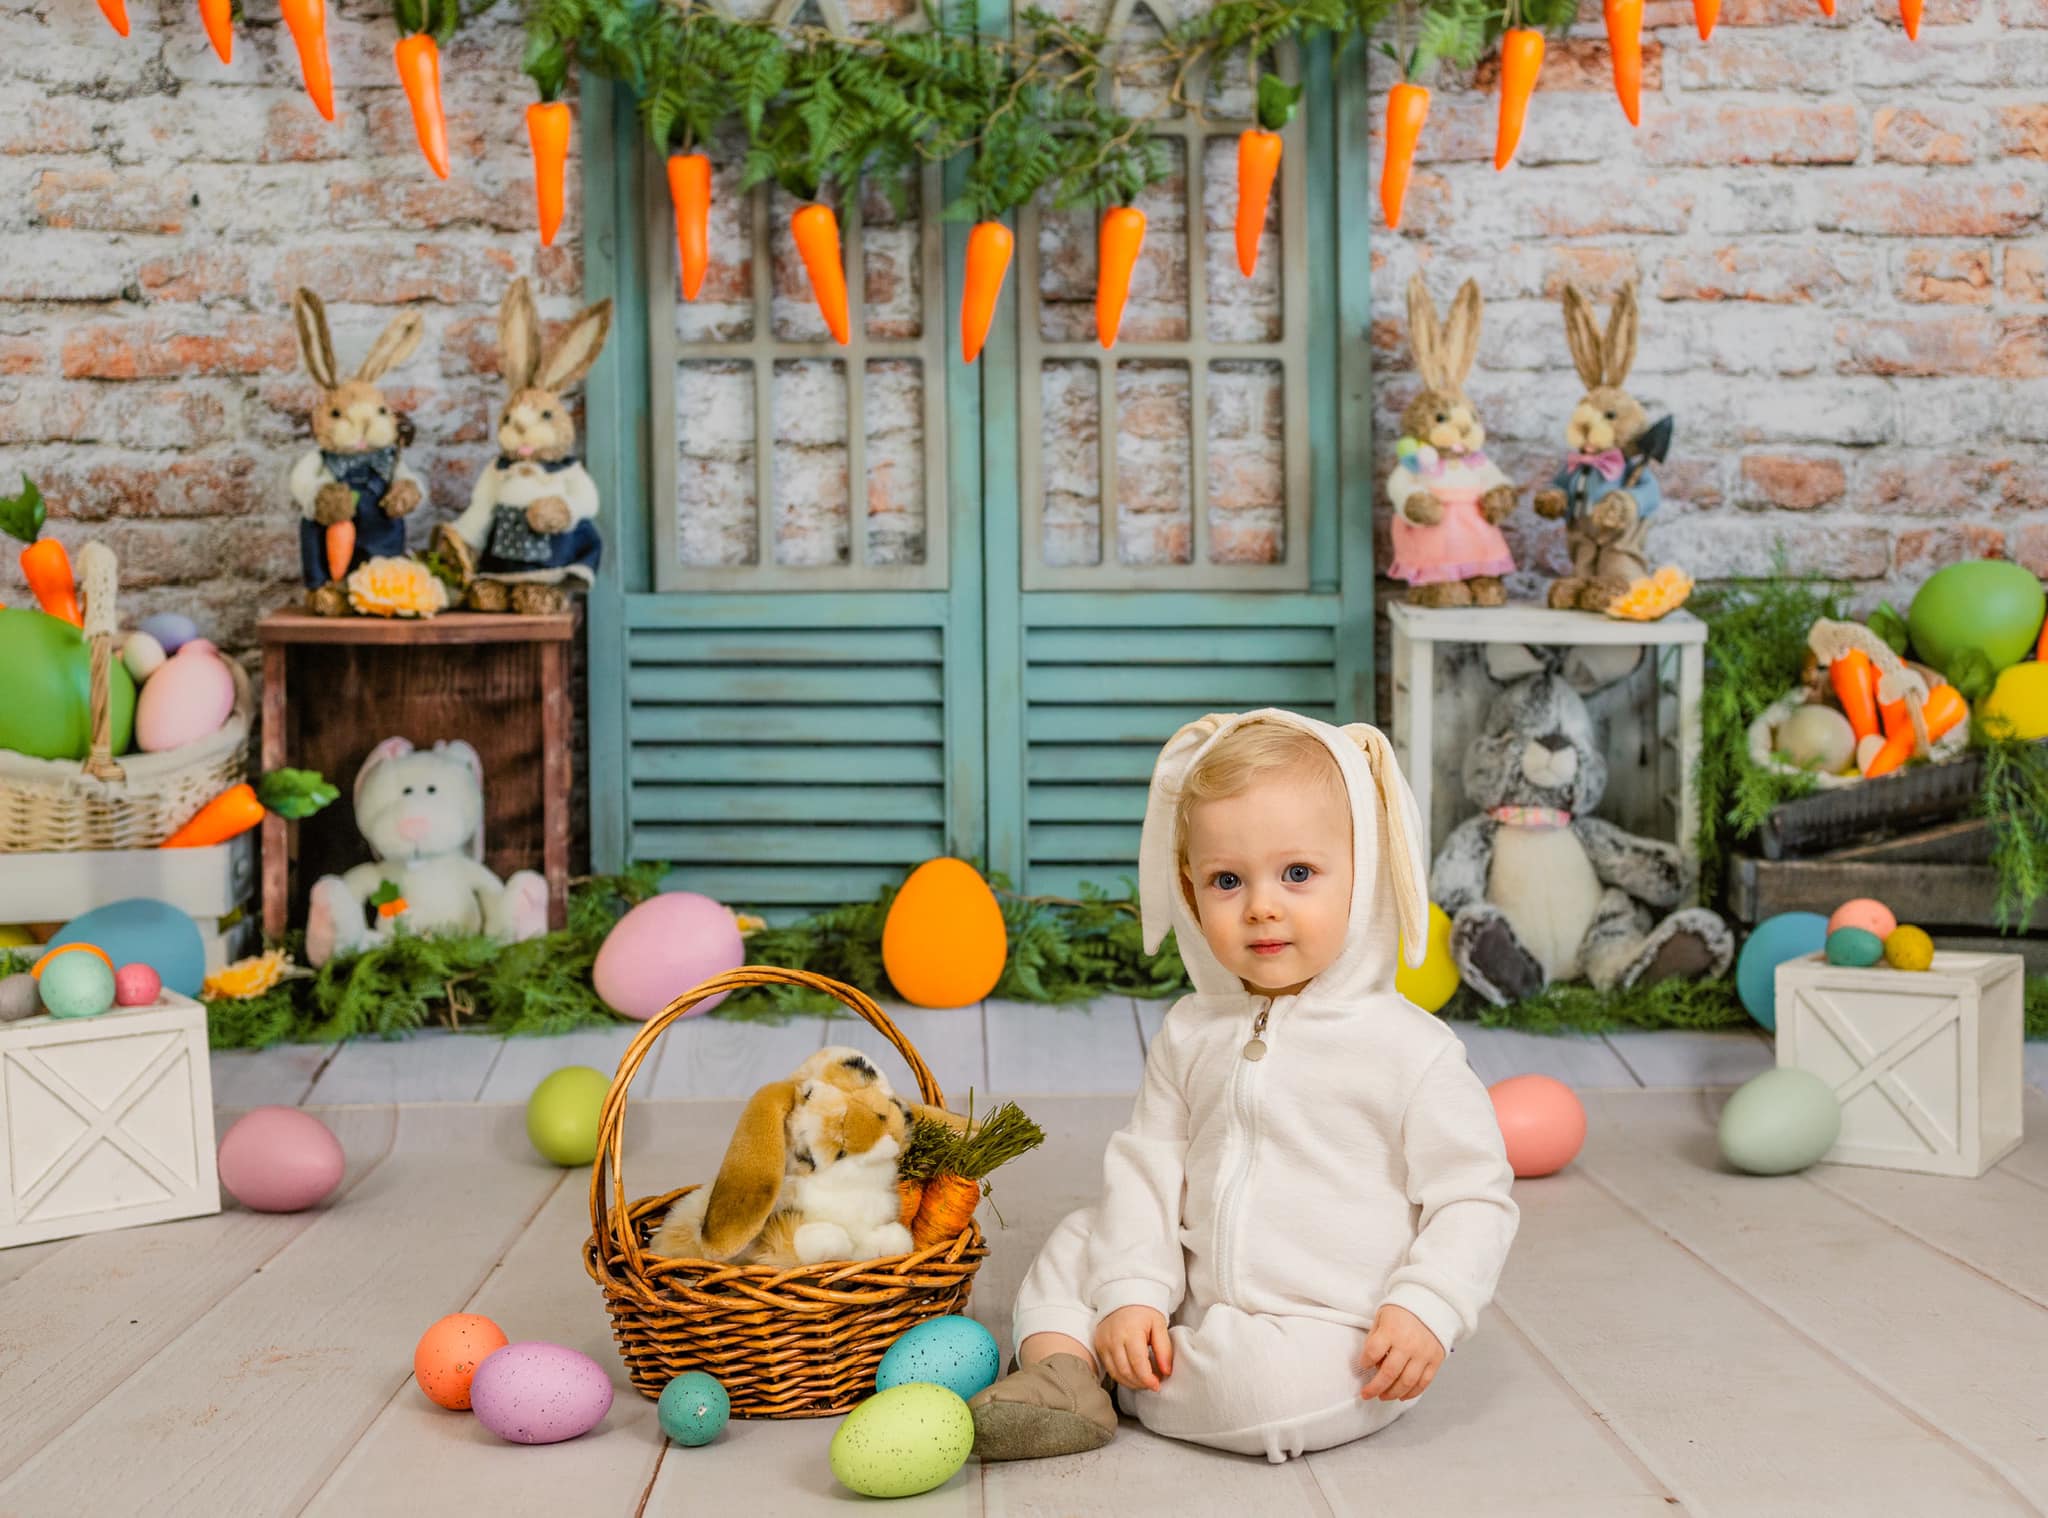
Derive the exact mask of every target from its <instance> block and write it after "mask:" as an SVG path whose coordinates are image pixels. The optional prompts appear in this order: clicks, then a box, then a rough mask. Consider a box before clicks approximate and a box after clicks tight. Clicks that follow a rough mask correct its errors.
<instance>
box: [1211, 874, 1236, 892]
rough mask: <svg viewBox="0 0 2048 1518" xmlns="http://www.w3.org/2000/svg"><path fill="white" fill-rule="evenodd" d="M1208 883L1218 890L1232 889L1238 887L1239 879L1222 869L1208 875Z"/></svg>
mask: <svg viewBox="0 0 2048 1518" xmlns="http://www.w3.org/2000/svg"><path fill="white" fill-rule="evenodd" d="M1209 884H1210V885H1212V886H1214V887H1216V889H1217V890H1219V891H1234V890H1236V889H1237V888H1238V885H1239V881H1238V878H1237V877H1236V876H1235V875H1233V874H1231V872H1230V871H1228V870H1222V871H1219V872H1218V873H1217V874H1215V875H1212V876H1210V877H1209Z"/></svg>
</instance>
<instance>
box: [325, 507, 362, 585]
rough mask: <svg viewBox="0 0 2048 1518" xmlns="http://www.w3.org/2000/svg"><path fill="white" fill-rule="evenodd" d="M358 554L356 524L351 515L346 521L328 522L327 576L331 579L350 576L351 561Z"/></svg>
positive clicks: (343, 578) (342, 578) (341, 578)
mask: <svg viewBox="0 0 2048 1518" xmlns="http://www.w3.org/2000/svg"><path fill="white" fill-rule="evenodd" d="M355 556H356V524H355V519H354V518H353V517H351V518H350V519H349V520H348V521H346V522H330V523H328V524H327V577H328V578H329V579H330V580H345V579H347V578H348V566H349V561H350V560H351V559H353V558H354V557H355Z"/></svg>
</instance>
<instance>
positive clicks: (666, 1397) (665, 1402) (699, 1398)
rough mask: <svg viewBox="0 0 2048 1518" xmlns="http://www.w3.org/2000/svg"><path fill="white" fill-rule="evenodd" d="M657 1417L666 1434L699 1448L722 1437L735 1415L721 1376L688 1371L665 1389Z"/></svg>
mask: <svg viewBox="0 0 2048 1518" xmlns="http://www.w3.org/2000/svg"><path fill="white" fill-rule="evenodd" d="M656 1416H657V1417H658V1418H660V1420H661V1431H662V1432H663V1433H664V1434H667V1435H668V1436H669V1438H671V1439H673V1440H675V1441H676V1443H678V1444H683V1445H688V1446H689V1447H690V1448H692V1449H695V1448H696V1447H697V1446H698V1445H700V1444H709V1443H710V1442H711V1441H712V1440H713V1439H716V1438H717V1437H718V1435H719V1431H720V1430H721V1429H723V1428H724V1427H725V1422H726V1419H728V1418H730V1417H731V1416H732V1399H731V1398H730V1397H728V1396H727V1395H726V1394H725V1387H724V1386H723V1385H722V1384H721V1383H720V1381H719V1379H718V1377H716V1376H707V1375H706V1374H704V1372H703V1371H701V1370H686V1371H684V1372H683V1373H682V1374H681V1375H680V1376H677V1377H676V1378H675V1380H673V1381H671V1382H669V1384H668V1385H666V1386H664V1387H663V1388H662V1389H661V1405H660V1407H659V1409H658V1410H657V1412H656Z"/></svg>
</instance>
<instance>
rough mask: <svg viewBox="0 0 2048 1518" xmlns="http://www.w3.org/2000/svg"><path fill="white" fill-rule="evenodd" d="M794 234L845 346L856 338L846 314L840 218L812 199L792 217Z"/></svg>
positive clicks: (835, 335) (822, 306)
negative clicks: (840, 249) (840, 247)
mask: <svg viewBox="0 0 2048 1518" xmlns="http://www.w3.org/2000/svg"><path fill="white" fill-rule="evenodd" d="M789 230H790V235H791V236H793V237H794V238H795V239H796V250H797V252H798V254H800V255H801V256H802V258H803V261H804V273H806V274H807V275H809V276H810V280H811V294H812V296H813V297H815V298H816V300H817V302H818V310H819V311H821V312H822V313H824V317H825V325H826V326H827V327H829V328H830V329H831V331H832V340H833V341H834V342H836V343H838V344H839V345H840V346H841V347H842V348H843V347H845V346H846V345H847V344H848V343H849V342H851V341H852V340H853V328H852V327H851V325H850V324H849V323H848V321H847V315H846V263H845V261H844V259H843V257H842V256H841V254H840V251H839V218H838V217H837V216H836V215H834V214H833V211H832V208H831V207H830V206H828V205H825V204H823V203H822V202H820V201H815V200H814V201H812V202H811V203H810V204H809V205H807V206H805V207H804V208H803V209H802V210H800V211H798V212H797V213H796V215H794V216H792V217H791V218H790V219H789Z"/></svg>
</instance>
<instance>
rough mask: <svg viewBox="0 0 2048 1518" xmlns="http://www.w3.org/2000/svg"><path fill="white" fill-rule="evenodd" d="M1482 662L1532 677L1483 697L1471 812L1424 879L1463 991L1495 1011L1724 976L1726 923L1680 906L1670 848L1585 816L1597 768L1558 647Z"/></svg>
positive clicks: (1600, 767)
mask: <svg viewBox="0 0 2048 1518" xmlns="http://www.w3.org/2000/svg"><path fill="white" fill-rule="evenodd" d="M1490 658H1497V662H1496V664H1495V669H1496V672H1497V673H1501V674H1510V673H1519V672H1520V671H1522V670H1528V669H1531V668H1533V669H1534V671H1535V672H1534V673H1532V674H1528V675H1526V677H1524V678H1518V679H1516V680H1514V682H1513V683H1512V684H1509V685H1508V686H1506V687H1505V688H1504V689H1502V690H1501V691H1500V692H1499V694H1498V695H1496V696H1495V697H1494V701H1493V706H1492V708H1491V709H1490V710H1489V711H1488V713H1487V718H1486V728H1485V731H1484V732H1483V733H1482V734H1481V736H1480V738H1479V740H1478V741H1477V742H1476V743H1474V744H1472V745H1471V746H1470V747H1469V748H1467V749H1466V751H1465V795H1466V799H1467V800H1468V801H1470V802H1471V804H1472V805H1473V806H1474V807H1476V808H1477V809H1478V813H1477V815H1476V816H1472V817H1468V818H1466V819H1465V821H1463V822H1461V823H1459V824H1458V826H1457V827H1455V828H1453V829H1452V830H1451V835H1450V837H1448V838H1446V839H1445V840H1444V846H1443V848H1442V849H1441V850H1439V851H1438V853H1437V856H1436V865H1435V867H1434V869H1433V870H1432V871H1431V874H1430V881H1429V888H1430V891H1429V893H1430V897H1431V899H1432V900H1434V901H1435V902H1436V903H1437V905H1439V906H1440V907H1442V908H1443V909H1444V911H1445V912H1446V913H1448V914H1449V916H1450V919H1451V958H1452V959H1453V960H1454V961H1456V963H1457V966H1458V970H1459V973H1460V974H1461V975H1463V976H1464V978H1465V984H1467V985H1468V986H1470V987H1472V989H1473V990H1475V991H1477V992H1478V993H1479V994H1480V995H1481V996H1483V997H1485V998H1486V1000H1488V1001H1490V1002H1492V1003H1494V1004H1495V1005H1496V1006H1504V1005H1506V1004H1507V1003H1508V1002H1511V1001H1519V1000H1521V999H1522V998H1524V997H1527V996H1532V995H1534V994H1535V993H1536V992H1537V991H1540V990H1541V989H1542V988H1543V987H1544V986H1545V985H1547V984H1549V983H1550V982H1551V981H1554V980H1574V979H1577V978H1579V977H1581V976H1583V977H1584V978H1585V979H1587V980H1589V981H1591V982H1592V983H1593V985H1594V986H1596V987H1598V988H1599V989H1600V990H1603V991H1605V990H1609V989H1611V988H1613V987H1616V986H1633V985H1637V984H1645V985H1647V984H1650V983H1652V982H1654V981H1658V980H1665V979H1669V978H1671V977H1674V976H1704V975H1718V974H1720V973H1721V972H1722V971H1724V970H1726V969H1727V968H1728V963H1729V961H1730V959H1732V958H1733V957H1734V950H1735V941H1734V938H1733V936H1732V935H1731V934H1730V933H1729V931H1728V927H1727V924H1725V923H1724V922H1722V921H1721V919H1720V918H1719V917H1718V916H1716V915H1715V914H1714V913H1713V912H1711V911H1709V910H1708V909H1707V908H1705V907H1696V906H1695V907H1682V906H1680V905H1679V903H1680V902H1681V901H1682V900H1683V899H1684V897H1685V895H1686V891H1687V887H1688V885H1689V882H1688V881H1687V879H1686V876H1685V870H1684V867H1683V864H1682V861H1681V860H1680V857H1679V852H1678V849H1677V847H1676V846H1675V845H1672V844H1669V843H1664V842H1662V841H1660V840H1658V839H1654V838H1639V837H1637V836H1636V835H1635V834H1633V833H1627V832H1623V831H1622V830H1621V829H1620V828H1618V827H1616V826H1615V825H1614V824H1613V823H1611V822H1608V821H1606V820H1604V819H1603V818H1599V817H1595V816H1593V815H1592V813H1593V810H1594V808H1595V807H1597V806H1599V804H1600V797H1601V795H1602V793H1603V792H1604V791H1605V790H1606V788H1607V760H1606V758H1605V757H1604V756H1603V755H1602V754H1601V752H1600V745H1599V743H1598V741H1597V739H1596V737H1595V735H1594V731H1593V719H1592V715H1591V714H1590V713H1589V712H1588V711H1587V710H1586V703H1585V702H1584V701H1583V700H1582V699H1580V694H1579V691H1578V690H1577V689H1575V688H1574V684H1573V682H1572V679H1571V678H1570V676H1569V675H1568V673H1567V669H1568V666H1566V665H1565V664H1564V661H1563V659H1562V657H1561V655H1560V654H1559V653H1558V651H1556V650H1541V649H1539V650H1533V651H1527V650H1515V649H1512V648H1508V647H1506V646H1505V645H1503V646H1502V648H1501V651H1500V653H1499V655H1498V656H1490ZM1596 679H1597V676H1593V677H1589V678H1588V679H1586V680H1585V681H1584V682H1583V683H1586V684H1589V685H1590V684H1593V683H1595V682H1596Z"/></svg>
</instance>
